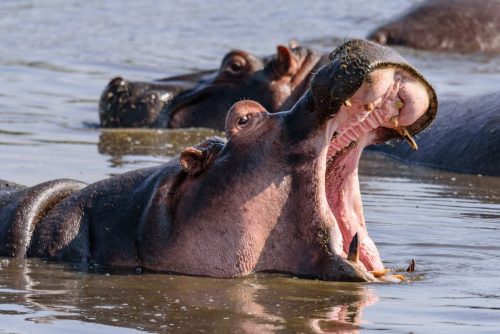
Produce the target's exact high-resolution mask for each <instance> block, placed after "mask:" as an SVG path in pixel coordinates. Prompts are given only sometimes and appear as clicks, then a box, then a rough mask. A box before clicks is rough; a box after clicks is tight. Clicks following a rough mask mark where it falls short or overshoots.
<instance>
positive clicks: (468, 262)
mask: <svg viewBox="0 0 500 334" xmlns="http://www.w3.org/2000/svg"><path fill="white" fill-rule="evenodd" d="M412 3H415V2H414V1H397V0H389V1H381V0H380V1H371V2H365V1H347V0H346V1H315V2H314V4H306V3H305V2H304V3H299V2H297V3H294V2H290V1H278V2H273V4H272V5H270V4H269V3H268V2H266V1H256V2H248V1H220V2H218V3H213V2H202V1H183V2H181V3H179V2H173V1H172V2H167V1H164V2H154V1H141V2H137V1H121V2H102V1H85V2H81V1H62V0H61V1H56V0H53V1H5V0H4V1H2V2H0V13H1V15H0V179H8V180H11V181H15V182H18V183H22V184H27V185H33V184H35V183H37V182H41V181H46V180H48V179H53V178H60V177H70V178H76V179H80V180H83V181H87V182H93V181H95V180H98V179H102V178H104V177H106V176H109V175H112V174H116V173H122V172H125V171H128V170H131V169H135V168H139V167H145V166H151V165H155V164H158V163H160V162H163V161H165V160H167V159H168V157H169V156H173V155H175V153H176V152H177V151H178V150H179V149H181V148H182V147H184V146H186V145H189V144H191V143H192V142H197V141H199V140H200V138H204V137H206V136H210V135H212V132H210V131H204V130H199V131H198V130H196V131H149V132H148V131H146V132H145V131H143V130H134V131H118V130H111V131H100V130H99V129H96V128H93V127H92V126H89V125H92V124H96V123H97V122H98V116H97V100H98V97H99V95H100V93H101V90H102V89H103V88H104V86H105V85H106V83H107V81H108V80H109V79H110V78H111V77H113V76H115V75H122V76H124V77H126V78H130V79H135V80H148V79H154V78H159V77H164V76H168V75H173V74H179V73H185V72H188V71H192V70H194V69H208V68H215V67H217V66H218V63H219V61H220V59H221V58H222V55H223V54H224V53H225V52H227V51H228V50H229V49H231V48H240V49H245V50H249V51H252V52H254V53H256V54H259V55H266V54H270V53H272V52H273V51H274V49H275V46H276V44H278V43H286V42H287V41H288V40H289V39H290V38H297V39H298V40H299V41H302V42H304V43H306V44H308V45H311V46H314V47H316V48H319V49H322V50H325V51H328V50H331V49H333V46H334V45H335V44H336V43H338V42H339V41H341V40H343V39H344V38H346V37H363V36H365V35H366V34H367V32H368V31H369V30H371V29H372V28H373V27H375V26H376V25H378V24H379V23H381V22H383V21H384V20H386V19H388V18H391V17H393V16H394V15H396V14H397V13H399V12H400V11H401V10H403V9H405V8H407V7H409V6H410V5H411V4H412ZM401 52H402V53H403V54H404V55H405V56H406V57H408V58H409V59H410V60H411V61H412V62H413V63H414V64H415V65H416V66H417V67H418V68H419V69H421V70H422V72H423V73H424V74H425V75H426V76H427V77H428V78H429V80H430V81H431V82H432V83H433V84H434V85H435V86H436V89H437V91H438V94H439V95H440V96H441V98H444V97H449V98H452V97H453V96H464V95H475V94H479V93H483V92H484V93H486V92H489V91H492V90H495V89H498V87H500V59H499V58H498V57H494V58H488V57H483V56H479V55H475V56H461V55H450V54H444V55H437V54H432V53H425V52H416V51H413V50H406V49H402V50H401ZM361 187H362V193H363V200H364V208H365V215H366V218H367V221H368V224H369V229H370V234H371V236H372V238H373V239H374V240H375V242H376V243H377V245H378V247H379V250H380V252H381V254H382V258H383V259H384V261H385V263H386V264H387V266H389V267H392V268H396V269H398V268H399V269H402V268H405V266H406V265H407V262H408V261H409V260H410V259H411V258H415V259H416V261H417V275H415V276H414V277H412V279H411V280H410V282H408V283H404V284H397V285H391V284H364V285H360V284H338V283H329V282H318V281H310V280H300V279H294V278H290V277H282V276H273V275H255V276H251V277H247V278H241V279H234V280H216V279H208V278H194V277H184V276H171V275H163V274H151V273H146V274H144V273H134V272H114V271H109V270H107V269H105V268H87V267H81V266H74V265H72V264H61V263H47V262H44V261H41V260H37V259H33V260H31V259H30V260H26V261H14V260H11V259H4V260H3V261H2V259H0V333H53V332H59V333H66V332H69V331H71V332H82V333H87V332H92V333H128V332H130V333H135V332H176V331H184V332H202V331H205V332H214V331H217V332H228V331H232V332H321V331H325V332H328V331H329V332H337V333H342V332H346V333H350V332H353V331H354V332H355V331H358V330H359V331H360V332H368V331H378V330H386V331H389V332H398V333H399V332H404V333H407V332H416V333H433V332H434V333H442V332H453V333H471V332H474V333H477V332H485V333H486V332H489V333H497V332H499V331H500V269H499V266H498V263H499V257H500V246H499V245H500V231H499V226H500V225H499V224H500V179H499V178H491V177H489V178H488V177H479V176H466V175H460V174H452V173H446V172H440V171H433V170H430V169H426V168H421V167H415V166H407V165H404V164H401V163H399V162H394V161H392V160H389V159H387V158H385V157H381V156H377V155H374V154H366V155H365V156H364V157H363V163H362V168H361Z"/></svg>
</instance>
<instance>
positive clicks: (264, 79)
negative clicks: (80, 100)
mask: <svg viewBox="0 0 500 334" xmlns="http://www.w3.org/2000/svg"><path fill="white" fill-rule="evenodd" d="M321 59H322V58H321V56H320V55H319V54H317V53H315V52H314V51H312V50H310V49H306V48H303V47H299V46H296V45H290V46H289V47H286V46H282V45H280V46H278V47H277V52H276V54H275V55H273V56H270V57H264V58H260V57H256V56H254V55H252V54H250V53H248V52H245V51H241V50H234V51H231V52H229V53H228V54H227V55H226V56H225V57H224V58H223V60H222V62H221V65H220V68H219V69H218V70H217V71H205V72H199V73H194V74H189V75H182V76H175V77H170V78H166V79H162V80H159V81H157V82H152V83H144V82H130V81H127V80H124V79H123V78H121V77H118V78H115V79H113V80H111V82H110V83H109V84H108V86H107V87H106V89H105V90H104V92H103V93H102V96H101V99H100V102H99V110H100V111H99V114H100V121H101V126H102V127H153V128H186V127H207V128H214V129H218V130H223V129H224V120H225V118H226V113H227V110H228V109H229V108H230V107H231V106H232V105H233V104H234V103H236V102H238V101H241V100H243V99H252V100H255V101H258V102H259V103H261V104H262V105H263V106H265V107H266V108H267V110H268V111H269V112H276V111H279V110H287V109H289V108H291V107H292V106H293V104H294V103H295V102H296V101H297V100H298V99H299V98H300V97H301V96H302V95H303V94H304V92H305V91H306V89H307V88H308V85H309V81H310V77H311V76H312V74H311V72H312V70H313V69H314V68H315V67H316V66H317V65H318V63H319V62H320V60H321Z"/></svg>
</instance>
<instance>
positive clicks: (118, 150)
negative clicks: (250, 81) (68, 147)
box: [98, 129, 224, 166]
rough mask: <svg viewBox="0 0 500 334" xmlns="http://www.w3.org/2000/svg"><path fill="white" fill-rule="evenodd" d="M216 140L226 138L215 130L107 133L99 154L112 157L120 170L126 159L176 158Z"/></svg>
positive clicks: (148, 130) (103, 137) (101, 139)
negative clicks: (212, 138) (185, 149)
mask: <svg viewBox="0 0 500 334" xmlns="http://www.w3.org/2000/svg"><path fill="white" fill-rule="evenodd" d="M212 136H224V134H223V133H220V132H217V131H214V130H211V129H170V130H152V129H103V130H102V132H101V135H100V136H99V144H98V148H99V153H101V154H108V155H111V156H112V162H113V163H114V164H115V165H117V166H119V165H121V164H122V163H123V156H124V155H154V156H162V157H172V156H174V155H176V154H178V153H180V152H181V150H182V149H184V148H185V147H188V146H191V145H195V144H197V143H199V142H201V141H203V140H205V139H207V138H209V137H212Z"/></svg>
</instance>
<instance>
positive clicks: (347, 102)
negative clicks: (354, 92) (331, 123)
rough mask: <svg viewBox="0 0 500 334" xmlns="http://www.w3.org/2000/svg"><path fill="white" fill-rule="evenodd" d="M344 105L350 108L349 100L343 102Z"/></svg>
mask: <svg viewBox="0 0 500 334" xmlns="http://www.w3.org/2000/svg"><path fill="white" fill-rule="evenodd" d="M344 105H345V106H346V107H351V106H352V103H351V99H347V100H345V101H344Z"/></svg>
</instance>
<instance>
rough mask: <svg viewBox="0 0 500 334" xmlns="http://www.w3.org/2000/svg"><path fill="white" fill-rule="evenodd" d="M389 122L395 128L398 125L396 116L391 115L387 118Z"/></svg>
mask: <svg viewBox="0 0 500 334" xmlns="http://www.w3.org/2000/svg"><path fill="white" fill-rule="evenodd" d="M389 122H390V123H391V124H392V126H394V127H395V128H397V127H398V125H399V120H398V116H392V117H391V118H390V119H389Z"/></svg>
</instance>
